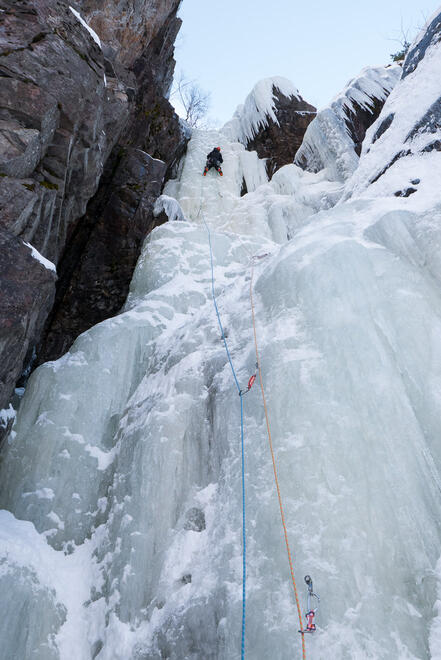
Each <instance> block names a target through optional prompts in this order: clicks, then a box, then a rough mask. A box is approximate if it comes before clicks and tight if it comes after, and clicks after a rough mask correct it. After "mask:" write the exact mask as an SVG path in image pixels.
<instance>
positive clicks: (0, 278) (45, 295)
mask: <svg viewBox="0 0 441 660" xmlns="http://www.w3.org/2000/svg"><path fill="white" fill-rule="evenodd" d="M55 279H56V277H55V273H54V272H53V271H52V270H49V269H47V268H45V266H43V265H42V264H41V263H40V262H39V261H38V260H37V259H35V258H34V257H33V256H32V252H31V250H30V248H29V247H28V246H27V245H25V244H24V242H23V241H22V240H20V239H19V238H17V237H16V236H14V235H13V234H12V233H11V232H9V231H8V230H5V229H2V230H1V231H0V300H1V315H0V365H1V372H0V401H2V402H4V404H3V405H5V403H6V402H7V401H8V399H9V397H10V394H11V392H12V390H13V388H14V385H15V382H16V380H17V375H18V373H17V364H19V365H20V368H21V365H22V364H23V362H24V360H25V357H26V355H27V353H28V350H29V348H31V347H32V344H31V342H32V340H33V338H35V337H36V336H38V334H39V332H41V329H42V327H43V324H44V321H45V319H46V316H47V314H48V313H49V310H50V308H51V305H52V302H53V298H54V294H55ZM2 407H3V406H2Z"/></svg>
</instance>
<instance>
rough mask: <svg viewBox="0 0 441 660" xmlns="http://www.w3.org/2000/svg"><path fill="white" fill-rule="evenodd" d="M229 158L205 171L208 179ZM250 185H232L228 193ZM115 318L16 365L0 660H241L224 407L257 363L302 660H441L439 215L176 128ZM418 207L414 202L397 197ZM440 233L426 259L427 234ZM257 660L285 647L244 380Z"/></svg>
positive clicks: (233, 404)
mask: <svg viewBox="0 0 441 660" xmlns="http://www.w3.org/2000/svg"><path fill="white" fill-rule="evenodd" d="M216 145H219V146H221V147H222V153H223V155H224V165H223V169H224V177H223V178H220V177H218V176H217V174H216V173H215V172H213V171H211V172H210V173H209V174H208V175H207V176H206V177H205V178H204V177H202V176H201V173H202V169H203V166H204V162H205V155H206V154H207V153H208V151H210V150H211V149H212V148H213V146H216ZM243 179H245V181H246V185H247V189H248V191H250V192H249V193H248V194H247V195H245V196H243V197H240V191H241V187H242V181H243ZM165 193H166V195H167V196H168V197H169V198H174V199H176V200H177V201H178V202H179V204H180V207H181V209H182V214H180V213H178V212H177V211H176V208H175V207H173V208H174V211H173V212H174V213H175V212H176V213H175V216H176V217H183V218H186V220H183V221H174V222H168V223H166V224H164V225H162V226H161V227H158V228H157V229H155V230H154V231H153V232H152V234H151V235H150V236H149V237H148V238H147V240H146V242H145V245H144V249H143V252H142V255H141V258H140V260H139V262H138V265H137V268H136V272H135V274H134V278H133V281H132V285H131V290H130V294H129V296H128V300H127V303H126V305H125V308H124V310H123V311H122V313H121V314H119V315H118V316H116V317H115V318H113V319H110V320H108V321H105V322H103V323H100V324H99V325H97V326H95V327H93V328H92V329H91V330H89V331H88V332H86V333H84V334H83V335H82V336H81V337H79V338H78V340H77V341H76V342H75V344H74V346H73V347H72V349H71V350H70V351H69V352H68V353H67V354H66V355H65V356H64V357H62V358H61V359H60V360H58V361H56V362H53V363H46V364H44V365H42V366H41V367H40V368H39V369H37V370H36V372H35V373H34V374H33V376H32V377H31V379H30V381H29V384H28V387H27V390H26V393H25V397H24V400H23V404H22V407H21V410H20V412H19V415H18V419H17V422H16V424H15V427H14V430H13V433H12V435H11V437H10V439H9V442H8V445H7V447H6V448H5V449H4V451H3V455H2V462H1V473H0V505H1V507H2V509H3V511H1V512H0V517H1V521H0V563H1V573H0V579H1V590H0V639H1V640H2V648H3V653H4V657H5V658H8V660H27V659H28V658H29V659H30V658H32V659H33V660H72V658H75V659H76V660H89V659H91V658H96V659H97V660H129V659H132V660H142V659H144V660H147V659H148V660H156V659H158V660H159V659H160V658H168V659H169V660H192V659H193V660H196V659H197V660H202V659H203V660H210V659H213V660H214V659H220V660H232V659H233V658H238V657H240V623H241V609H242V602H241V587H242V585H241V557H242V545H241V520H242V519H241V516H242V511H241V471H240V460H241V459H240V435H239V398H238V396H237V391H236V389H235V387H234V382H233V381H232V378H231V371H230V368H229V365H228V362H227V357H226V354H225V350H224V347H223V344H222V341H221V337H220V332H219V328H218V326H217V320H216V316H215V313H214V309H213V303H212V298H211V288H210V287H211V279H210V258H209V250H208V239H207V232H206V230H205V228H204V226H203V223H202V216H203V217H204V218H205V219H206V221H207V223H208V224H209V226H210V228H211V231H212V241H213V249H214V260H215V269H214V273H215V281H216V295H217V298H218V303H219V308H220V313H221V316H222V321H223V324H224V326H225V329H226V333H227V335H228V342H229V347H230V350H231V352H232V357H233V360H234V364H235V367H236V370H237V372H238V376H239V379H240V381H241V383H243V385H244V386H245V385H246V382H247V380H248V378H249V376H250V375H251V373H253V371H254V363H255V356H254V345H253V331H252V323H251V309H250V299H249V282H250V255H253V254H262V253H268V255H269V256H267V257H266V258H265V259H262V260H259V263H258V264H257V265H256V267H255V276H254V279H255V286H254V297H255V303H256V321H257V332H258V335H259V342H260V351H261V360H262V375H263V378H264V382H265V388H266V393H267V399H268V406H269V414H270V420H271V426H272V433H273V439H274V444H275V450H276V458H277V461H278V468H279V476H280V482H281V490H282V496H283V498H284V506H285V514H286V522H287V527H288V532H289V539H290V544H291V548H292V550H293V556H294V570H295V573H296V578H297V582H298V585H299V587H300V593H301V596H302V606H303V607H304V608H305V607H306V592H305V589H304V585H303V576H304V575H305V574H306V573H309V574H310V575H312V577H313V579H314V583H315V586H316V589H317V591H318V593H319V594H320V596H321V606H320V609H319V613H318V617H317V627H318V630H317V632H316V633H315V635H313V636H309V637H308V638H307V639H306V643H307V657H308V658H311V660H329V659H331V658H332V659H335V660H345V659H347V660H366V659H385V660H386V659H387V660H391V659H397V658H399V659H403V660H404V659H408V660H410V659H416V658H418V659H419V660H423V659H428V658H434V659H435V658H441V651H440V650H439V649H440V639H441V633H440V632H439V631H440V630H441V623H440V620H439V619H438V618H437V612H436V609H434V608H435V606H437V605H436V603H437V602H438V603H439V601H437V598H439V571H438V570H437V568H436V567H437V562H438V559H439V556H440V554H441V552H440V548H441V493H440V489H441V479H440V467H441V444H440V442H439V437H440V435H441V339H440V338H441V293H440V291H441V288H440V285H441V260H440V257H439V254H440V252H439V246H440V244H441V207H440V205H439V203H438V205H437V206H436V205H435V206H434V205H432V206H431V207H430V208H424V205H422V204H421V202H420V201H419V200H418V199H416V201H412V200H413V197H411V198H409V199H402V198H394V197H390V198H387V199H386V198H380V197H378V198H375V197H371V198H369V197H367V196H364V197H363V198H355V197H354V198H351V199H348V200H347V201H345V202H344V203H338V201H339V199H340V198H341V196H342V194H343V189H342V187H341V185H340V184H339V183H336V182H331V181H328V180H326V179H325V178H324V174H323V173H319V174H311V173H307V172H303V171H302V170H300V169H299V168H298V167H297V166H295V165H288V166H285V167H283V168H282V169H281V170H279V171H278V172H277V173H276V174H275V175H274V177H273V179H272V180H271V182H268V181H267V180H266V174H265V167H264V163H263V162H262V161H259V160H258V158H257V155H256V154H255V153H249V152H247V151H246V150H245V148H244V147H243V146H242V145H241V144H239V143H238V142H229V141H228V139H227V137H226V136H225V135H224V134H223V133H222V132H216V131H207V132H204V131H195V133H194V135H193V138H192V140H191V142H190V144H189V149H188V154H187V156H186V159H185V161H184V163H183V167H182V172H181V174H180V177H179V179H177V180H175V181H171V182H169V183H168V185H167V187H166V190H165ZM414 197H415V198H417V197H418V196H417V195H415V196H414ZM435 248H438V249H435ZM244 407H245V458H246V496H247V500H246V506H247V522H246V534H247V543H248V559H247V562H248V563H247V570H248V580H247V630H246V656H247V658H249V659H250V660H251V659H252V660H267V659H268V658H277V659H278V660H288V659H291V658H300V657H301V651H300V649H301V646H300V644H301V640H300V635H299V634H298V632H297V630H298V626H299V624H298V620H297V615H296V610H295V604H294V602H293V598H292V593H291V584H290V576H289V567H288V563H287V560H286V554H285V546H284V539H283V534H282V529H281V525H280V514H279V510H278V504H277V497H276V492H275V487H274V479H273V473H272V466H271V459H270V454H269V450H268V440H267V435H266V427H265V423H264V413H263V407H262V401H261V398H260V393H259V390H258V388H257V387H255V388H253V389H252V390H251V391H250V393H249V394H247V396H246V397H245V398H244Z"/></svg>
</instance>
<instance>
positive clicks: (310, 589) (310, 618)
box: [299, 575, 320, 635]
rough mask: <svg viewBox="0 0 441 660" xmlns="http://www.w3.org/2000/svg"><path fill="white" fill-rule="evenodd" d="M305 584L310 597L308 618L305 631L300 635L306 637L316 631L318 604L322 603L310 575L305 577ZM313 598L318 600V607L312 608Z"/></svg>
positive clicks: (308, 597) (308, 598) (301, 631)
mask: <svg viewBox="0 0 441 660" xmlns="http://www.w3.org/2000/svg"><path fill="white" fill-rule="evenodd" d="M305 582H306V585H307V587H308V596H307V610H308V611H307V612H306V614H305V617H306V628H305V629H304V630H299V633H300V634H302V635H305V634H306V633H313V632H315V631H316V629H317V628H316V625H315V623H314V618H315V613H316V612H317V609H318V604H319V602H320V596H318V595H317V594H315V593H314V590H313V584H312V578H311V576H310V575H305ZM313 598H316V599H317V607H311V601H312V599H313Z"/></svg>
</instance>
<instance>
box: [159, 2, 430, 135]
mask: <svg viewBox="0 0 441 660" xmlns="http://www.w3.org/2000/svg"><path fill="white" fill-rule="evenodd" d="M439 2H440V0H369V2H363V3H359V2H354V0H350V1H349V0H336V1H335V2H329V0H316V1H314V2H305V1H303V2H301V3H300V2H298V1H297V0H273V2H268V1H267V0H254V1H251V0H222V2H213V1H209V0H183V3H182V6H181V9H180V12H179V15H180V16H181V18H182V19H183V21H184V22H183V25H182V28H181V31H180V33H179V35H178V38H177V42H176V52H175V59H176V61H177V65H176V73H177V74H178V73H179V72H180V71H181V70H182V71H184V73H185V75H186V76H187V77H188V78H189V79H195V80H196V81H197V82H198V83H199V85H200V86H201V87H202V88H203V89H205V90H207V91H210V92H211V109H210V115H211V117H212V118H214V119H216V120H218V122H219V123H221V124H223V123H224V122H226V121H228V119H230V118H231V116H232V114H233V112H234V110H235V109H236V106H237V105H238V104H239V103H242V102H243V101H244V99H245V97H246V95H247V94H248V93H249V92H250V90H251V89H252V87H253V86H254V84H255V83H256V82H257V81H258V80H260V79H261V78H266V77H268V76H284V77H286V78H289V79H290V80H292V81H293V82H294V84H295V85H296V87H298V89H299V91H300V93H301V95H302V96H303V98H304V99H305V100H306V101H308V102H310V103H312V104H314V105H315V106H317V107H318V108H319V109H320V108H321V107H323V106H325V105H326V104H327V103H329V101H330V100H331V99H332V98H333V97H334V96H335V95H336V94H337V93H338V92H339V91H340V90H341V89H342V88H343V87H344V86H345V84H346V83H347V82H348V80H349V79H350V78H353V77H354V76H355V75H357V73H358V72H359V71H360V70H361V69H362V68H363V67H365V66H368V65H373V66H378V65H381V64H387V63H388V62H390V57H389V56H390V53H394V52H396V51H397V50H399V49H400V44H399V40H400V39H401V33H402V29H401V28H402V27H403V30H404V32H405V33H407V36H408V38H409V40H410V41H412V40H413V38H414V37H415V35H416V34H417V33H418V31H419V30H420V29H421V27H422V26H423V25H424V22H425V19H427V18H429V17H430V15H431V14H432V13H433V12H434V11H435V9H436V8H437V6H438V5H439ZM171 101H172V102H173V103H176V101H177V98H176V95H175V96H174V97H172V98H171Z"/></svg>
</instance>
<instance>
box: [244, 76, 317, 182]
mask: <svg viewBox="0 0 441 660" xmlns="http://www.w3.org/2000/svg"><path fill="white" fill-rule="evenodd" d="M273 95H274V97H275V99H276V101H275V113H276V117H277V121H278V124H277V123H276V122H275V121H273V120H272V119H271V118H268V124H267V126H265V127H262V128H260V130H259V132H258V133H257V134H256V135H255V137H254V138H253V139H252V140H249V141H248V142H247V145H246V146H247V149H248V150H250V151H257V153H258V155H259V158H267V159H268V160H267V161H266V168H267V172H268V176H269V177H270V178H271V177H272V175H273V174H274V172H275V171H276V170H278V169H279V168H280V167H282V166H283V165H288V164H289V163H292V162H294V157H295V155H296V153H297V150H298V148H299V147H300V145H301V144H302V141H303V136H304V135H305V132H306V129H307V128H308V125H309V124H310V123H311V121H312V120H313V119H314V118H315V116H316V114H317V109H316V108H315V107H314V106H313V105H310V104H309V103H307V102H306V101H304V100H303V99H302V98H301V97H295V96H293V97H291V98H288V97H286V96H284V95H283V94H282V93H281V92H280V91H279V90H278V89H276V88H275V87H273Z"/></svg>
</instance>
